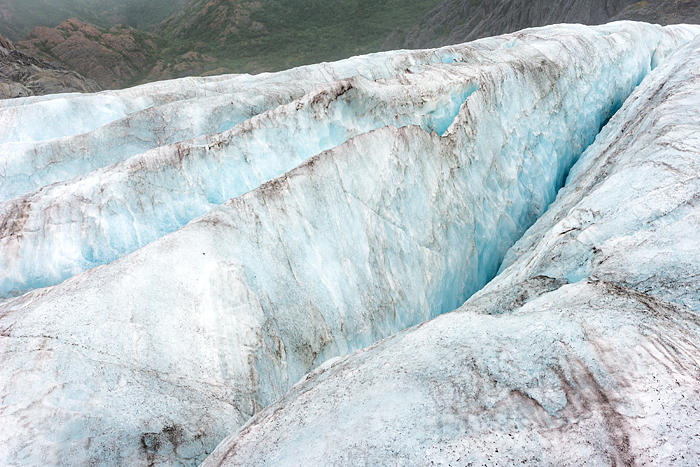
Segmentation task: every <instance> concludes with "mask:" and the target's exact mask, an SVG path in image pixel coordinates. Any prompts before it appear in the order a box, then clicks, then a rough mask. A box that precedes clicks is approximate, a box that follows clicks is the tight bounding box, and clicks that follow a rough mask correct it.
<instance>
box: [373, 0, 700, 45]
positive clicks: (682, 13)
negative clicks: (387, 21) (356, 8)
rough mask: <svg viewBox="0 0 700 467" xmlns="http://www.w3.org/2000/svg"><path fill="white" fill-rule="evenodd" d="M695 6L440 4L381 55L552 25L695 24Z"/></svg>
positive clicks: (575, 1)
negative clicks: (392, 51) (404, 49)
mask: <svg viewBox="0 0 700 467" xmlns="http://www.w3.org/2000/svg"><path fill="white" fill-rule="evenodd" d="M699 6H700V2H699V1H698V0H644V1H641V2H637V3H635V2H634V0H563V1H557V2H551V1H547V0H444V1H443V2H442V3H441V4H440V5H438V6H437V7H435V8H434V9H433V10H431V11H430V12H428V13H427V14H426V15H425V17H424V18H423V20H422V21H421V22H420V24H417V25H415V26H413V27H412V28H409V29H400V28H399V29H396V30H395V31H394V32H393V33H392V34H391V35H390V36H389V37H388V38H387V40H386V42H385V43H384V50H391V49H397V48H409V49H417V48H424V47H437V46H441V45H447V44H459V43H461V42H466V41H470V40H474V39H478V38H480V37H488V36H492V35H495V34H504V33H509V32H513V31H517V30H520V29H523V28H529V27H537V26H544V25H547V24H555V23H581V24H588V25H594V24H603V23H606V22H608V21H611V20H622V19H629V20H636V21H645V22H649V23H658V24H678V23H697V22H698V18H699V16H698V12H699V11H700V7H699Z"/></svg>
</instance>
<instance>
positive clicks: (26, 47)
mask: <svg viewBox="0 0 700 467" xmlns="http://www.w3.org/2000/svg"><path fill="white" fill-rule="evenodd" d="M157 41H158V39H157V38H156V37H155V36H153V35H151V34H149V33H146V32H143V31H139V30H137V29H134V28H131V27H129V26H123V25H122V26H115V27H113V28H111V29H103V28H98V27H96V26H94V25H91V24H85V23H82V22H81V21H78V20H77V19H70V20H67V21H64V22H63V23H61V24H59V25H58V26H56V27H55V28H48V27H43V26H40V27H37V28H34V29H33V30H32V31H31V32H30V33H29V34H28V35H27V36H26V37H25V38H24V40H22V41H19V42H17V44H16V47H17V48H18V49H20V50H22V51H24V52H27V53H29V54H31V55H33V56H35V57H39V58H41V59H43V60H45V61H47V62H53V63H58V64H60V65H62V66H64V67H66V68H69V69H71V70H75V71H77V72H78V73H81V74H82V75H84V76H86V77H88V78H90V79H93V80H95V81H96V82H97V83H98V84H99V85H100V86H102V87H103V88H106V89H110V88H119V87H124V86H125V85H129V84H136V83H138V82H140V80H142V79H143V78H144V77H145V74H146V73H147V72H148V71H149V70H150V69H152V68H153V66H154V65H155V63H156V56H157V53H158V51H159V48H158V46H157V45H156V42H157Z"/></svg>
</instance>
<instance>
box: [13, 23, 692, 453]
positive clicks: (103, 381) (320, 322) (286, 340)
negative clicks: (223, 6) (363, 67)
mask: <svg viewBox="0 0 700 467" xmlns="http://www.w3.org/2000/svg"><path fill="white" fill-rule="evenodd" d="M695 32H697V29H696V28H695V29H694V28H690V27H688V28H684V27H671V28H660V27H657V26H650V25H643V24H634V23H620V24H615V25H608V26H602V27H597V28H587V27H582V26H555V27H548V28H541V29H534V30H529V31H524V32H521V33H516V34H513V35H508V36H503V37H502V38H499V39H490V40H486V41H480V42H477V43H476V45H466V46H462V48H461V49H460V47H453V48H450V50H449V53H450V54H453V55H455V57H454V58H455V61H454V62H453V63H446V64H433V65H422V66H421V68H420V70H415V69H414V70H413V72H411V73H406V74H405V75H400V76H397V77H395V78H394V79H393V81H392V82H393V83H396V84H397V85H398V84H400V85H401V86H405V87H408V88H410V86H418V85H419V84H420V83H421V80H422V79H426V80H429V81H430V82H432V79H433V77H435V76H444V77H445V79H446V81H447V82H451V81H450V80H453V81H452V82H459V83H467V84H468V86H467V87H466V88H462V91H471V90H472V89H476V90H475V91H474V92H472V93H471V94H469V95H468V97H467V98H466V103H465V105H463V106H462V107H461V110H460V112H459V114H458V115H457V117H456V119H455V120H454V122H453V124H452V125H451V126H450V127H449V128H448V129H447V130H446V132H445V134H444V135H443V136H440V135H438V134H437V133H428V132H426V131H425V130H424V129H422V128H420V127H418V126H411V125H409V126H404V127H402V128H400V129H397V128H396V127H394V126H382V125H380V127H379V128H376V129H374V130H372V131H367V132H363V133H361V134H359V135H357V136H354V137H352V138H350V139H349V140H348V141H346V142H344V143H342V144H340V145H339V146H335V147H332V148H331V149H330V150H328V151H325V152H322V153H321V154H318V155H317V156H314V157H312V158H310V159H308V160H307V161H306V162H305V163H303V164H301V165H300V166H299V167H297V168H296V169H293V170H291V171H289V172H287V173H286V174H285V175H284V176H282V177H279V178H276V179H273V180H271V181H269V182H267V183H264V184H262V185H261V186H259V187H258V188H256V189H254V190H252V191H250V192H249V193H247V194H245V195H243V196H240V197H237V198H235V199H232V200H231V201H228V202H226V203H224V204H223V205H221V206H220V207H218V208H216V209H214V210H213V211H212V212H210V213H209V214H207V215H205V216H202V217H199V218H197V219H196V220H194V221H193V222H190V223H189V224H188V225H187V226H185V227H184V228H182V229H180V230H179V231H177V232H175V233H172V234H169V235H166V236H164V237H162V238H160V239H159V240H156V241H154V242H152V243H151V244H149V245H147V246H145V247H143V248H141V249H139V250H137V251H136V252H134V253H132V254H129V255H127V256H124V257H123V258H121V259H120V260H118V261H115V262H113V263H111V264H109V265H105V266H102V267H98V268H95V269H92V270H89V271H87V272H85V273H82V274H78V275H76V276H74V277H73V278H71V279H69V280H67V281H65V282H63V283H62V284H60V285H58V286H55V287H51V288H47V289H43V290H36V291H33V292H30V293H27V294H25V295H24V296H21V297H18V298H16V299H12V300H8V301H6V302H5V303H3V304H2V305H0V325H1V327H2V329H5V330H7V331H6V333H5V334H4V335H3V341H2V342H3V346H4V348H3V352H2V361H0V363H1V365H0V368H1V370H0V371H2V379H3V380H4V381H13V384H12V386H6V387H3V388H1V390H2V391H4V392H3V394H2V397H3V400H4V401H6V404H7V406H8V407H9V408H8V412H7V413H8V414H10V415H8V416H7V417H6V419H5V422H6V423H4V424H3V428H2V431H0V441H2V442H0V446H3V449H5V451H4V454H3V457H5V458H7V459H11V462H19V461H18V460H17V459H19V457H17V456H18V453H19V452H20V451H21V449H20V448H19V447H21V446H25V443H26V440H28V439H31V447H30V448H28V450H27V449H24V448H22V449H24V450H23V451H21V457H22V462H24V463H25V464H29V465H31V464H32V463H36V462H39V461H38V459H42V458H43V457H42V456H45V455H46V453H47V452H50V453H51V456H52V458H53V459H56V460H57V463H61V462H63V463H70V464H74V465H81V464H88V463H90V462H101V463H129V464H138V463H139V462H142V461H143V460H144V459H146V460H148V462H151V463H155V464H158V463H167V464H181V465H192V464H195V463H196V462H198V461H201V460H202V458H203V457H204V455H206V453H208V452H210V451H211V449H212V448H213V447H214V445H215V444H216V443H218V441H219V440H220V439H222V438H223V436H224V435H226V434H228V433H230V432H232V431H233V430H235V429H236V428H237V427H239V426H240V425H241V424H243V423H244V422H245V421H246V420H247V419H248V418H249V417H250V416H251V415H252V414H254V413H255V412H257V411H258V410H260V409H261V408H262V407H264V406H266V405H268V404H270V403H271V402H273V401H275V400H277V399H278V398H279V397H280V396H281V395H282V394H284V393H285V391H287V390H288V389H289V388H290V387H291V385H292V384H294V383H295V382H296V381H297V380H299V378H301V377H302V376H303V375H304V374H305V373H307V372H308V371H309V370H310V369H312V368H314V367H315V366H317V365H319V364H320V363H322V362H323V361H325V360H327V359H328V358H331V357H333V356H336V355H344V354H347V353H348V352H351V351H353V350H356V349H358V348H362V347H365V346H367V345H369V344H371V343H373V342H376V341H377V340H379V339H381V338H383V337H386V336H388V335H390V334H392V333H395V332H396V331H399V330H401V329H404V328H406V327H408V326H411V325H413V324H417V323H420V322H423V321H425V320H427V319H429V318H431V317H434V316H436V315H438V314H440V313H443V312H446V311H450V310H453V309H454V308H456V307H457V306H459V305H461V304H462V302H463V301H464V300H465V299H466V298H467V297H468V296H469V295H470V294H471V293H473V292H474V291H476V290H478V289H479V288H480V287H481V286H483V285H484V284H485V283H486V282H487V281H488V280H489V279H490V278H491V277H492V276H493V274H495V272H496V270H497V269H498V267H499V264H500V262H501V259H502V258H503V255H504V254H505V252H506V250H507V249H508V248H509V247H510V245H512V243H513V242H514V241H515V240H516V239H517V238H518V236H520V235H521V234H522V232H523V231H524V230H525V229H526V228H527V227H528V226H529V225H531V224H532V223H533V222H534V221H535V219H536V218H537V217H538V216H539V214H541V213H542V212H543V211H544V209H546V207H547V206H548V205H549V203H551V202H552V200H554V197H555V195H556V191H557V189H558V187H559V186H560V185H561V183H562V182H563V178H564V176H565V174H566V173H567V171H568V168H569V167H570V166H571V164H573V162H574V161H575V159H576V157H578V155H580V154H581V152H582V151H583V149H584V148H585V147H586V146H587V145H588V144H590V143H591V141H593V139H594V138H595V135H596V133H597V132H598V130H599V128H600V126H601V125H602V123H603V122H604V121H606V119H607V118H608V117H609V115H610V114H611V112H612V111H613V110H614V109H615V108H616V107H617V106H618V105H619V102H621V101H622V100H623V99H624V98H625V97H626V96H627V95H629V93H630V92H631V91H632V89H633V88H634V87H635V86H636V84H637V83H638V82H639V81H640V80H641V79H642V77H643V76H644V75H645V74H646V73H647V72H648V71H649V69H650V66H651V63H652V60H659V59H660V56H661V55H663V53H666V52H668V51H670V50H672V49H673V46H674V44H675V45H677V44H679V43H681V42H682V41H683V40H684V38H685V39H687V38H688V37H690V36H692V35H693V34H694V33H695ZM660 43H661V44H662V46H661V47H659V44H660ZM484 44H486V45H484ZM489 44H491V45H495V46H494V47H491V49H490V50H489V53H482V52H483V50H484V49H487V48H488V47H490V45H489ZM503 44H507V45H508V47H506V48H501V46H502V45H503ZM669 44H670V45H669ZM487 46H488V47H487ZM496 46H497V47H496ZM664 47H666V49H665V52H664ZM591 57H595V60H592V59H591ZM416 71H420V73H417V72H416ZM385 85H387V83H386V82H378V83H376V84H374V85H371V86H377V87H381V86H385ZM422 85H423V86H425V87H426V88H427V87H428V85H427V84H426V83H423V84H422ZM371 86H370V87H371ZM401 86H399V88H400V87H401ZM414 89H415V88H414ZM462 91H460V92H462ZM466 94H468V92H465V94H464V95H465V96H466ZM457 95H461V94H459V93H457ZM391 97H394V95H391ZM302 101H303V99H302ZM450 101H452V99H451V98H450ZM334 102H335V101H334ZM457 102H458V103H459V99H457ZM357 104H358V103H354V104H353V106H352V108H353V109H355V110H357V108H358V107H357ZM424 104H425V105H428V104H430V101H429V100H428V101H425V102H424ZM341 107H342V106H341ZM302 108H303V106H302ZM360 108H361V106H360ZM369 108H370V109H375V107H369ZM289 109H290V112H291V115H292V118H297V117H298V118H303V113H301V114H299V115H297V114H296V110H297V109H296V105H294V111H291V109H292V108H291V107H289ZM283 110H284V109H279V110H277V112H278V113H280V112H283ZM298 110H301V109H298ZM346 110H348V109H346ZM409 110H411V111H412V110H414V108H409ZM428 110H429V109H428ZM372 111H374V110H372ZM272 113H274V111H273V112H272ZM409 113H410V112H409ZM360 114H361V113H356V115H358V116H359V115H360ZM428 114H430V112H428ZM445 115H448V114H445ZM321 116H322V117H323V114H321ZM264 118H265V115H261V116H260V117H259V120H262V119H264ZM255 121H256V120H255V119H252V120H250V121H249V122H248V125H249V126H250V127H251V128H253V127H254V122H255ZM292 121H293V120H292ZM441 121H442V120H441ZM243 125H245V123H244V124H243ZM426 126H427V127H428V128H431V126H430V125H426ZM321 127H322V128H327V126H321V125H317V124H315V123H314V124H313V125H308V126H306V127H304V128H305V130H308V129H310V128H317V129H318V128H321ZM438 127H439V126H435V125H433V126H432V128H438ZM440 129H442V128H441V127H440ZM234 130H235V129H234ZM234 130H231V131H234ZM242 134H248V133H247V132H242ZM276 134H279V133H274V132H273V134H272V135H268V136H267V138H264V140H267V141H271V138H273V137H274V135H276ZM300 137H303V134H302V135H300ZM343 139H344V138H343ZM318 141H320V139H318ZM277 142H279V141H277ZM281 143H285V144H286V145H287V146H289V143H287V141H286V140H282V141H281ZM154 151H155V152H157V151H161V149H157V150H154ZM311 152H313V151H311ZM205 153H206V151H205ZM176 155H177V159H176V161H177V163H180V154H176ZM186 155H187V154H183V159H182V161H186V160H188V159H187V158H186V157H185V156H186ZM158 161H159V160H158V159H157V158H155V159H154V161H151V160H143V163H139V164H135V165H134V166H133V168H134V170H127V171H122V172H119V171H117V172H115V173H116V174H118V176H115V178H116V179H117V180H127V181H128V180H131V178H130V177H132V176H137V177H138V176H140V175H141V174H143V173H148V170H149V169H150V168H152V167H153V166H155V167H158V164H157V163H156V162H158ZM151 162H154V164H153V165H150V164H151ZM128 164H129V161H125V163H123V164H122V165H128ZM165 166H167V164H166V165H165ZM116 167H118V166H114V167H113V168H107V169H103V170H104V172H105V173H106V172H109V171H110V170H114V168H116ZM184 167H185V170H182V171H181V172H182V173H183V174H184V176H188V175H192V176H196V172H195V173H194V174H192V173H189V172H188V171H187V170H186V165H185V166H184ZM142 170H143V171H142ZM90 180H91V176H90V175H88V176H86V177H84V178H83V179H82V180H78V181H71V182H68V183H66V184H63V185H54V186H53V187H50V188H48V189H46V190H44V191H46V192H47V193H48V192H56V193H58V194H60V192H61V191H60V190H62V189H65V190H74V189H76V187H79V186H81V185H80V184H81V183H89V182H90ZM156 182H163V180H161V179H158V178H156ZM154 185H158V186H160V187H161V188H165V187H168V186H169V185H168V183H154ZM195 185H196V184H195ZM95 186H99V187H101V185H99V184H96V185H95ZM106 186H107V189H109V187H110V186H112V185H109V184H107V185H106ZM202 187H203V188H205V189H206V188H207V187H206V186H205V185H202ZM209 188H211V189H212V190H213V192H214V193H221V190H218V188H217V186H216V185H214V186H213V187H209ZM42 193H43V191H42V192H38V193H37V194H36V195H37V196H43V195H42ZM117 193H121V192H119V191H117ZM152 193H154V192H151V191H149V190H144V191H143V193H141V192H137V194H138V196H141V197H142V198H141V197H139V198H137V200H136V201H137V202H136V205H144V206H148V205H149V204H150V205H153V202H152V200H151V199H150V196H151V195H152ZM156 193H157V191H156ZM187 194H189V192H187ZM45 199H48V198H45ZM52 199H53V200H55V202H54V201H52V202H51V203H49V205H50V206H52V207H55V209H56V211H57V212H58V214H59V215H58V219H61V218H62V217H61V214H62V210H63V209H68V207H70V203H67V204H63V203H64V201H65V200H64V199H62V198H61V196H56V197H55V198H52ZM87 199H88V201H89V200H90V199H91V198H89V197H88V198H87ZM116 199H117V198H115V200H116ZM130 201H131V200H130V199H119V203H117V201H115V204H114V209H117V210H118V209H119V207H120V206H121V205H122V203H123V202H126V203H127V204H128V203H129V202H130ZM13 202H15V201H13ZM81 202H82V201H81ZM15 204H16V202H15ZM87 205H90V203H89V202H88V203H87ZM98 208H99V209H106V210H107V211H110V210H112V209H113V208H112V206H111V205H109V204H107V205H106V206H104V207H103V206H102V205H98ZM18 212H23V213H26V212H28V211H27V210H19V211H18ZM75 212H77V213H79V214H80V215H79V216H76V217H77V220H78V222H82V220H81V219H82V217H81V216H82V215H83V211H82V210H80V209H78V210H76V211H75ZM17 219H20V220H23V221H24V222H25V223H24V224H21V225H20V223H19V222H18V223H16V224H13V225H15V226H16V228H15V227H12V228H13V229H14V230H12V232H17V233H21V234H22V235H24V234H25V232H26V233H31V232H32V230H30V229H28V230H22V228H23V227H24V225H26V219H23V218H22V217H21V216H20V217H17ZM27 219H28V217H27ZM71 219H72V217H71ZM37 225H40V226H47V225H48V226H50V225H51V223H47V222H43V223H38V224H37ZM156 227H157V225H156ZM42 228H43V227H42ZM46 232H48V230H47V231H46ZM74 233H75V235H76V236H81V238H82V235H83V231H82V230H76V231H75V232H74ZM49 237H50V236H49ZM6 238H9V237H6ZM66 238H69V239H70V238H71V237H70V236H68V237H66ZM9 241H16V239H10V240H9ZM8 251H11V252H13V254H16V253H17V251H18V250H17V249H15V250H9V249H8ZM7 257H8V258H10V259H12V256H11V255H8V256H7ZM15 258H16V257H15ZM8 264H12V263H9V262H8ZM27 264H30V265H31V262H28V263H27ZM95 323H100V325H99V326H95ZM47 346H49V347H50V352H47V351H46V350H45V349H46V348H47ZM164 394H165V395H167V396H166V397H164V396H163V395H164ZM39 400H41V401H43V403H42V404H34V401H39ZM154 414H156V415H155V416H154ZM62 426H70V427H71V428H70V429H69V430H63V429H62V428H60V427H62ZM173 434H176V436H175V435H173ZM88 440H89V442H88Z"/></svg>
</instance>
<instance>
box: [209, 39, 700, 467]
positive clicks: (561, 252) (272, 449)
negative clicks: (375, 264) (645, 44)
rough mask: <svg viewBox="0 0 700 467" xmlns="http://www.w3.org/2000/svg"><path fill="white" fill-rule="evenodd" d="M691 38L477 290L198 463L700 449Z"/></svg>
mask: <svg viewBox="0 0 700 467" xmlns="http://www.w3.org/2000/svg"><path fill="white" fill-rule="evenodd" d="M699 52H700V39H696V40H695V41H693V42H692V43H691V44H689V45H688V46H686V47H684V48H683V49H682V50H680V51H679V52H678V53H677V54H676V55H673V56H672V58H671V59H669V61H668V62H666V63H664V64H663V65H661V66H660V67H659V68H658V69H657V70H656V71H655V72H654V73H652V74H651V75H649V76H648V77H647V79H646V80H645V81H644V82H643V83H642V85H641V86H640V88H639V89H638V90H637V91H635V93H634V94H633V95H632V97H630V99H628V101H627V102H626V103H625V105H624V106H623V108H622V109H621V110H620V111H619V112H618V113H617V114H616V115H615V116H614V117H613V118H612V120H611V121H610V123H609V124H608V125H607V126H606V127H605V128H604V129H603V132H602V133H601V134H600V136H599V137H598V139H597V140H596V142H595V143H594V144H593V145H592V146H591V147H589V148H588V149H587V150H586V152H585V153H584V155H583V156H582V157H581V160H580V161H579V162H578V163H577V165H576V166H575V167H574V169H573V170H572V172H571V175H570V176H569V180H568V183H567V186H566V187H565V188H564V189H563V190H562V191H561V193H560V194H559V196H558V198H557V200H556V201H555V202H554V204H553V205H552V206H551V207H550V209H549V210H548V211H547V213H545V215H544V216H542V217H541V218H540V219H539V220H538V221H537V222H536V224H535V225H534V226H533V228H531V229H530V230H529V231H528V232H527V234H526V235H525V237H524V238H523V239H522V240H521V241H519V242H518V243H517V245H516V246H515V247H514V248H513V249H511V250H510V251H509V253H508V256H507V257H508V266H507V267H506V268H505V269H504V270H503V271H502V272H501V274H500V275H499V276H498V277H497V278H496V279H495V280H493V281H492V282H491V283H489V285H488V286H487V287H486V288H485V289H484V290H482V291H480V292H478V293H477V294H476V295H475V296H473V297H472V298H471V299H470V300H469V301H467V303H466V304H465V305H464V306H462V307H461V308H460V309H459V310H457V311H454V312H451V313H447V314H444V315H442V316H440V317H438V318H436V319H434V320H432V321H429V322H427V323H423V324H422V325H421V326H418V327H415V328H412V329H410V330H408V331H405V332H402V333H399V334H397V335H395V336H392V337H390V338H388V339H386V340H384V341H382V342H380V343H378V344H377V345H375V346H372V347H371V348H368V349H366V350H363V351H360V352H357V353H355V354H352V355H351V356H348V357H344V358H338V359H334V360H331V361H328V362H326V363H325V364H324V365H322V366H321V367H320V368H318V369H317V370H316V371H314V372H313V373H311V374H309V375H307V376H306V377H305V378H304V379H303V380H302V381H301V382H300V383H298V384H297V385H296V386H294V388H292V390H291V391H290V392H289V393H288V394H287V395H286V396H285V397H284V398H283V399H282V400H280V401H279V402H278V403H276V404H273V405H272V406H270V407H268V408H267V409H265V410H264V411H262V412H261V413H259V414H258V415H257V416H255V417H254V418H253V419H252V420H251V421H250V422H249V423H247V424H246V425H245V426H244V427H242V429H241V430H240V431H238V432H237V433H235V434H233V435H232V436H231V437H229V438H228V439H227V440H225V441H224V442H223V443H222V444H221V445H220V446H219V447H218V448H217V449H216V451H215V452H214V453H213V454H212V455H211V456H210V457H209V458H208V459H207V460H206V461H205V462H204V463H203V464H202V467H214V466H221V467H224V466H225V467H232V466H240V465H245V466H258V465H266V466H270V465H272V466H297V465H298V466H301V465H316V466H343V465H348V464H352V465H395V464H400V465H406V466H414V465H415V466H425V465H513V464H515V465H543V466H550V465H551V466H561V465H682V466H695V465H697V464H698V461H699V460H700V438H699V437H698V435H697V407H698V406H699V404H700V385H698V382H699V379H700V376H699V375H700V364H699V362H700V320H699V319H698V314H697V311H698V308H699V307H698V293H699V292H700V286H699V285H698V283H697V281H694V280H693V279H692V278H695V277H697V273H698V264H699V261H698V260H700V238H699V236H698V232H700V209H699V208H698V205H697V199H698V196H699V195H700V183H698V177H697V174H698V172H699V171H700V139H699V138H698V136H697V135H698V134H700V119H699V118H698V117H699V116H700V115H699V110H698V109H700V97H699V96H700V58H699V57H700V53H699ZM569 281H575V283H572V284H567V282H569Z"/></svg>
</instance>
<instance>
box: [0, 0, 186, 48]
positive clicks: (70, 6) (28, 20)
mask: <svg viewBox="0 0 700 467" xmlns="http://www.w3.org/2000/svg"><path fill="white" fill-rule="evenodd" d="M183 3H184V0H148V1H144V0H2V1H0V34H3V35H5V36H7V37H9V38H10V39H12V40H15V41H19V40H21V39H22V38H23V37H24V36H25V35H27V34H28V33H29V31H31V30H32V29H34V28H35V27H37V26H44V27H54V26H56V25H57V24H59V23H61V22H63V21H65V20H67V19H68V18H77V19H79V20H80V21H83V22H88V23H92V24H96V25H98V26H99V27H102V28H111V27H113V26H116V25H117V24H127V25H129V26H131V27H134V28H139V29H148V28H150V27H152V26H154V25H156V24H158V23H159V22H160V21H162V20H164V19H165V18H167V17H168V16H169V15H170V14H172V13H174V12H175V11H176V10H177V9H178V7H180V6H181V5H182V4H183Z"/></svg>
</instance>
